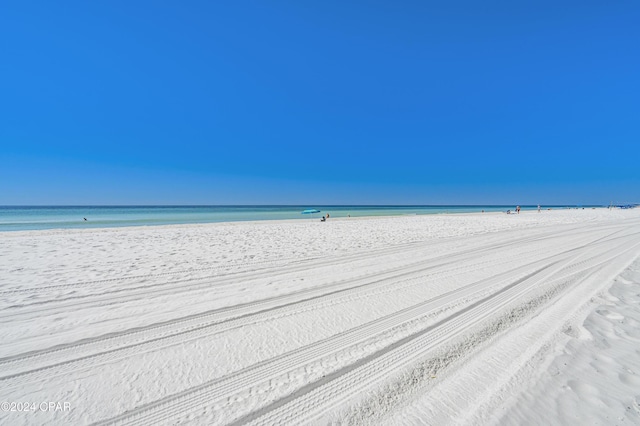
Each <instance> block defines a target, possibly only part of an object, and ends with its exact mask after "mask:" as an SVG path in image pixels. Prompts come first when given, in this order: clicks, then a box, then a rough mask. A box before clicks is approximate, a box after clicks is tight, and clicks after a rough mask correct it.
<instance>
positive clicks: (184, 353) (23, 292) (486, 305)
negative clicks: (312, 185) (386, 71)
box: [0, 210, 640, 424]
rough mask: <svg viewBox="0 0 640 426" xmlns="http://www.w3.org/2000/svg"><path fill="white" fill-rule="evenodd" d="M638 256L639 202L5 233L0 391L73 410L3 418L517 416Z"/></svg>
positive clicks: (420, 419)
mask: <svg viewBox="0 0 640 426" xmlns="http://www.w3.org/2000/svg"><path fill="white" fill-rule="evenodd" d="M639 253H640V210H630V211H608V210H565V211H550V212H549V211H545V212H542V213H539V214H538V213H536V212H526V213H522V214H520V215H505V214H483V215H481V214H477V215H448V216H407V217H395V218H366V219H344V220H332V221H329V222H326V223H320V222H319V221H311V220H310V221H304V222H302V221H279V222H254V223H229V224H210V225H190V226H163V227H148V228H120V229H92V230H73V231H34V232H15V233H5V234H2V235H1V236H0V309H1V310H0V323H1V324H2V326H1V327H0V341H1V342H2V344H1V345H0V400H1V401H15V402H35V403H39V402H41V401H53V402H68V403H69V404H70V406H71V410H70V411H57V412H51V411H47V412H43V411H35V412H0V423H3V424H4V423H7V422H9V423H10V424H42V423H47V422H50V423H62V422H73V423H81V424H82V423H93V422H104V423H105V424H111V423H126V424H164V423H170V424H172V423H176V422H193V423H205V424H207V423H213V424H229V423H237V424H241V423H255V424H273V423H276V422H277V423H289V424H301V423H327V422H335V423H371V424H379V423H389V424H407V423H416V424H424V423H430V424H446V423H469V422H470V423H486V422H491V421H495V420H496V419H498V418H500V417H499V416H506V417H502V420H501V421H502V422H504V421H505V420H504V419H515V420H514V424H516V423H520V419H522V418H526V417H527V416H528V414H527V411H526V410H525V409H524V408H523V409H522V410H518V409H513V408H511V409H508V407H512V406H514V404H515V405H516V406H518V401H520V400H524V399H526V398H529V397H530V398H536V397H535V395H537V394H536V393H535V392H538V394H540V393H544V392H545V390H544V389H538V390H529V389H532V387H531V386H530V383H532V381H533V380H534V379H536V378H538V377H539V375H540V371H543V370H544V369H545V368H547V367H548V365H549V363H550V361H549V360H550V359H552V357H551V355H550V354H553V353H554V352H553V350H552V349H551V348H556V347H559V346H557V345H558V344H560V343H563V342H565V341H562V340H561V339H562V337H561V336H564V337H565V338H566V333H563V331H565V332H567V330H570V328H569V327H570V325H571V324H573V326H574V329H579V327H578V326H579V324H578V323H576V321H578V320H579V319H580V318H584V316H585V312H586V310H585V305H586V304H588V303H589V302H590V300H591V298H592V297H594V296H595V295H597V294H599V293H600V292H601V291H602V290H603V289H604V288H606V287H607V286H608V285H609V284H610V283H611V282H612V280H613V278H614V277H616V276H617V275H618V274H620V273H621V272H622V271H623V270H625V268H627V267H628V266H629V265H630V264H631V263H632V262H633V260H634V259H635V258H636V257H637V256H638V254H639ZM636 308H637V306H636ZM616 318H617V317H616ZM569 334H570V333H569ZM565 343H566V342H565ZM594 350H595V349H583V351H587V352H588V351H591V352H593V351H594ZM557 351H558V349H556V352H557ZM545 360H546V361H545ZM602 368H604V367H602ZM633 377H634V376H631V375H627V376H625V380H626V381H627V382H629V383H632V384H633V383H635V382H634V380H635V379H634V378H633ZM620 380H622V379H620ZM550 386H551V385H550ZM588 389H590V388H588ZM519 392H520V393H519ZM521 392H525V393H521ZM526 392H529V393H528V394H527V393H526ZM516 394H517V395H529V396H521V397H519V399H517V400H516V402H513V401H512V402H508V400H509V398H510V397H511V398H514V397H513V395H516ZM531 395H533V396H531ZM505 401H507V402H505ZM625 403H626V402H625ZM530 410H533V411H535V410H536V408H535V407H534V408H531V409H530ZM510 413H513V414H510ZM554 418H556V417H554ZM557 419H558V422H560V423H562V422H564V423H570V422H569V421H568V420H567V421H565V420H562V419H563V418H562V417H560V416H559V415H558V417H557ZM533 423H535V421H533Z"/></svg>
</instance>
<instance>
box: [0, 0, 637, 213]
mask: <svg viewBox="0 0 640 426" xmlns="http://www.w3.org/2000/svg"><path fill="white" fill-rule="evenodd" d="M1 8H2V10H1V12H0V46H2V49H1V51H0V54H1V55H2V56H1V60H0V99H1V102H0V144H1V146H2V148H1V150H0V204H4V205H6V204H309V203H311V204H452V203H453V204H491V203H499V204H518V203H519V204H537V203H543V204H565V203H585V204H587V203H607V202H609V201H612V200H613V201H615V202H640V190H639V188H640V172H639V170H640V168H639V167H638V161H639V158H640V156H639V154H640V52H639V46H640V25H638V22H640V3H638V2H632V1H614V2H612V1H597V2H596V1H580V2H563V1H554V2H544V1H535V2H517V1H516V2H514V1H499V2H492V1H486V2H478V1H468V2H467V1H448V2H427V1H415V2H388V1H387V2H382V1H362V2H353V1H335V2H334V1H324V2H304V1H302V2H301V1H290V2H280V1H273V2H257V1H256V2H245V1H233V2H212V1H202V2H197V1H188V2H175V1H174V2H160V1H148V2H142V1H100V2H98V1H89V2H87V1H79V2H71V1H65V2H50V1H46V2H45V1H43V2H33V1H24V2H20V1H12V2H4V3H3V5H2V6H1Z"/></svg>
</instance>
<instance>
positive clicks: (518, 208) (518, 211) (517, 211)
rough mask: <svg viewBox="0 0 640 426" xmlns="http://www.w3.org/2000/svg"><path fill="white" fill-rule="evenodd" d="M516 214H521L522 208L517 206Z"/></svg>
mask: <svg viewBox="0 0 640 426" xmlns="http://www.w3.org/2000/svg"><path fill="white" fill-rule="evenodd" d="M516 213H518V214H520V206H516Z"/></svg>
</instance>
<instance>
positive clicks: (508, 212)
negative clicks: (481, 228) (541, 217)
mask: <svg viewBox="0 0 640 426" xmlns="http://www.w3.org/2000/svg"><path fill="white" fill-rule="evenodd" d="M482 212H483V213H484V210H482ZM515 212H516V213H518V214H520V206H516V210H515ZM511 213H512V212H511V210H507V214H511ZM538 213H540V204H538Z"/></svg>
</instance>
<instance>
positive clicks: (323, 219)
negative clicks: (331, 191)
mask: <svg viewBox="0 0 640 426" xmlns="http://www.w3.org/2000/svg"><path fill="white" fill-rule="evenodd" d="M327 219H329V213H327V216H326V217H325V216H322V219H320V222H326V221H327Z"/></svg>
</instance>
